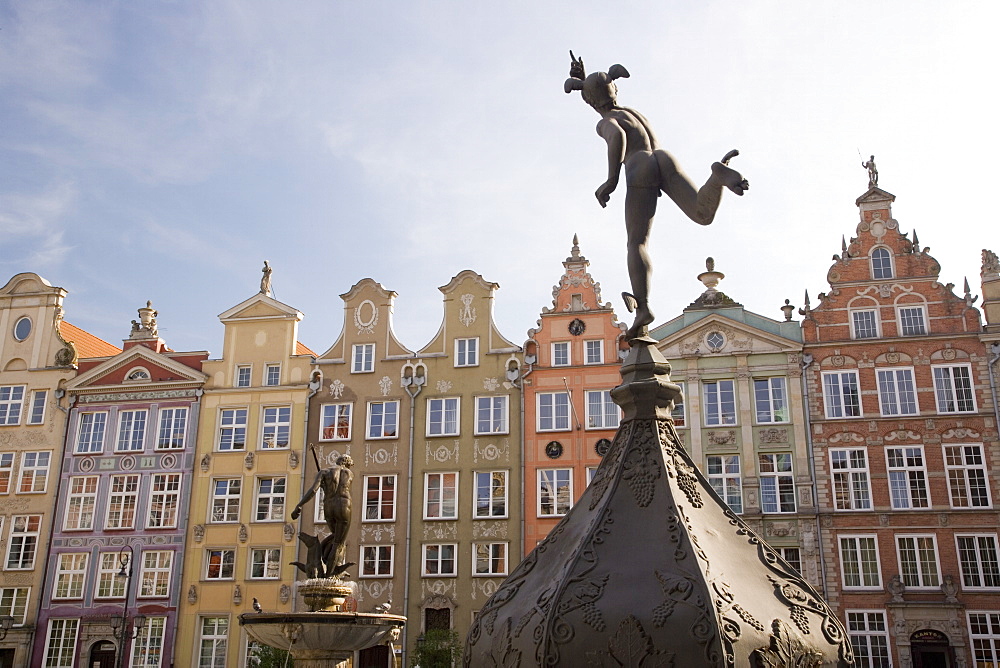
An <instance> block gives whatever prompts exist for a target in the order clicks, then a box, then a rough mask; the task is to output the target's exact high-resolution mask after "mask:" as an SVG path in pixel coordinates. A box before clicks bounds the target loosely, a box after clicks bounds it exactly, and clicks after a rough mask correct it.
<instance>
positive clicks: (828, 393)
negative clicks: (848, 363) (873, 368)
mask: <svg viewBox="0 0 1000 668" xmlns="http://www.w3.org/2000/svg"><path fill="white" fill-rule="evenodd" d="M822 376H823V408H824V411H825V413H824V414H825V415H826V417H827V419H837V420H839V419H850V418H861V417H863V416H864V409H863V407H862V403H863V402H862V399H861V382H860V379H859V378H858V372H857V371H856V370H850V371H824V372H823V374H822ZM845 381H849V383H845ZM845 387H847V389H848V393H846V394H845V392H844V389H845ZM848 400H855V401H850V403H848Z"/></svg>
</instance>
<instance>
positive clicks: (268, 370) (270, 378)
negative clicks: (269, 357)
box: [264, 364, 281, 386]
mask: <svg viewBox="0 0 1000 668" xmlns="http://www.w3.org/2000/svg"><path fill="white" fill-rule="evenodd" d="M264 384H265V385H272V386H273V385H281V365H280V364H267V365H265V366H264Z"/></svg>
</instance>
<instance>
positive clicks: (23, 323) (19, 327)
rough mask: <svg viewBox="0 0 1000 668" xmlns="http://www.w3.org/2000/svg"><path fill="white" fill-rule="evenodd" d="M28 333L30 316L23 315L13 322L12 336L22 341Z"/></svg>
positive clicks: (29, 330) (29, 332) (29, 331)
mask: <svg viewBox="0 0 1000 668" xmlns="http://www.w3.org/2000/svg"><path fill="white" fill-rule="evenodd" d="M29 334H31V318H29V317H28V316H24V317H23V318H21V319H20V320H18V321H17V322H16V323H14V338H15V339H17V340H18V341H24V340H25V339H26V338H28V335H29Z"/></svg>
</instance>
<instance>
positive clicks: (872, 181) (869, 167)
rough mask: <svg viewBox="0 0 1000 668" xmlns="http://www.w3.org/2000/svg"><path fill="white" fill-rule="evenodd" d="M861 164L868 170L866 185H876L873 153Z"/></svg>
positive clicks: (870, 186)
mask: <svg viewBox="0 0 1000 668" xmlns="http://www.w3.org/2000/svg"><path fill="white" fill-rule="evenodd" d="M861 166H862V167H864V168H865V169H867V170H868V187H869V188H874V187H876V186H878V168H876V167H875V156H874V155H873V156H872V157H871V158H869V159H868V161H867V162H862V163H861Z"/></svg>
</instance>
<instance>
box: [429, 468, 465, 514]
mask: <svg viewBox="0 0 1000 668" xmlns="http://www.w3.org/2000/svg"><path fill="white" fill-rule="evenodd" d="M424 519H425V520H455V519H458V473H425V474H424Z"/></svg>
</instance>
